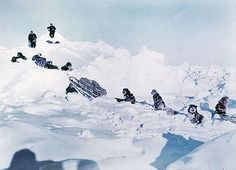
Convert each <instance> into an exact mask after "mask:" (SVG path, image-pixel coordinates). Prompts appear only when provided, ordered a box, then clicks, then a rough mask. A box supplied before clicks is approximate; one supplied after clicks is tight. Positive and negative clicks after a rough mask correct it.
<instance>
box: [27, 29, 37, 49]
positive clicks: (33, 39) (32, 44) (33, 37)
mask: <svg viewBox="0 0 236 170" xmlns="http://www.w3.org/2000/svg"><path fill="white" fill-rule="evenodd" d="M36 40H37V36H36V34H35V33H34V32H33V31H30V34H29V35H28V42H29V46H30V47H31V48H35V47H36Z"/></svg>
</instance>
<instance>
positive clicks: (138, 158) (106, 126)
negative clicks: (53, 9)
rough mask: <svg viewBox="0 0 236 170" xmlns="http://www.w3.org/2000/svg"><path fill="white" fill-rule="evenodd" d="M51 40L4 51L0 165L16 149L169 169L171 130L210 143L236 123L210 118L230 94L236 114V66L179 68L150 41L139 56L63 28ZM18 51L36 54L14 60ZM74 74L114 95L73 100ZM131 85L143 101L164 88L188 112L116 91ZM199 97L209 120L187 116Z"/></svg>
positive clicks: (132, 169)
mask: <svg viewBox="0 0 236 170" xmlns="http://www.w3.org/2000/svg"><path fill="white" fill-rule="evenodd" d="M48 39H49V38H48V35H43V36H42V37H40V38H39V40H38V43H37V47H36V48H35V49H30V48H29V47H27V46H25V47H19V48H15V49H2V48H1V49H0V54H1V55H0V59H1V63H0V72H1V74H0V80H1V81H0V135H1V136H2V138H0V151H1V153H4V154H0V169H3V168H7V167H10V163H11V161H12V157H13V155H14V153H16V152H17V151H20V150H22V149H24V148H27V149H29V150H30V151H31V152H33V153H35V155H36V158H37V162H41V161H44V160H53V161H54V162H62V161H64V160H74V159H75V160H78V159H79V160H81V159H86V160H90V161H94V162H95V163H96V164H97V165H98V166H95V167H99V168H100V169H102V170H116V169H117V170H121V169H128V170H144V169H145V170H152V169H156V168H158V167H163V166H162V165H154V166H155V167H154V166H153V164H152V163H153V162H154V161H155V160H156V159H158V157H159V156H160V155H161V157H160V158H161V159H162V160H163V159H165V158H163V155H164V156H165V155H166V153H164V152H165V151H166V150H165V149H164V148H165V146H166V145H167V146H168V141H167V140H166V139H165V138H163V134H168V133H171V134H173V135H177V136H180V138H181V139H183V138H184V139H186V141H189V140H190V139H189V138H191V139H193V140H194V141H200V142H207V141H209V140H212V139H214V138H215V137H217V136H219V135H221V134H224V133H226V132H229V131H231V130H234V129H235V124H232V123H231V122H223V121H219V120H216V121H214V122H213V121H212V120H211V119H210V117H211V111H212V110H214V106H215V104H216V103H217V101H218V100H219V99H220V98H221V97H222V96H224V95H228V96H229V97H230V98H231V103H230V106H231V107H230V108H229V109H228V113H230V114H235V108H236V107H235V99H236V90H235V84H236V78H235V77H236V76H235V75H236V71H235V68H223V67H219V66H212V67H208V68H207V67H201V66H192V65H188V64H184V65H180V66H175V67H173V66H167V65H165V62H164V55H163V54H160V53H157V52H154V51H151V50H149V49H148V48H147V47H143V48H142V49H141V50H140V52H139V53H138V54H136V55H131V54H130V53H129V51H128V50H126V49H115V48H114V47H112V46H110V45H108V44H106V43H105V42H98V43H91V42H70V41H68V40H66V39H65V38H63V36H61V35H60V34H59V33H57V34H56V37H55V40H57V41H60V42H61V43H60V44H48V43H46V41H47V40H48ZM18 51H21V52H22V53H23V54H24V55H25V56H26V57H27V58H28V60H26V61H23V60H22V61H21V60H19V63H11V62H10V60H11V57H12V56H13V55H16V53H17V52H18ZM37 53H42V55H43V56H44V57H45V58H47V59H48V60H52V61H53V63H54V64H56V65H58V66H59V67H61V66H63V65H64V64H65V63H66V62H68V61H70V62H72V65H73V68H74V70H73V71H72V72H62V71H60V70H48V69H44V68H41V67H38V66H36V65H35V64H34V63H33V61H32V60H31V58H32V56H33V55H35V54H37ZM70 75H71V76H75V77H77V78H78V79H79V78H81V77H87V78H89V79H94V80H95V81H97V82H98V83H99V84H100V85H101V86H102V87H104V88H105V89H106V90H107V92H108V94H107V96H106V97H103V98H97V99H94V100H92V101H89V100H88V99H87V98H85V97H83V96H82V95H80V94H69V95H68V96H67V98H68V100H66V99H65V89H66V87H67V86H68V84H69V80H68V76H70ZM124 87H127V88H129V89H130V90H131V92H132V93H133V94H134V95H135V97H136V98H137V100H138V101H144V100H145V101H146V102H148V103H150V104H152V96H151V94H150V92H151V90H152V89H157V91H158V92H159V93H160V94H161V96H162V97H163V99H164V101H165V102H166V104H167V106H169V107H171V108H173V109H175V110H177V111H180V114H178V115H175V116H168V115H167V114H166V112H164V111H154V110H153V108H152V107H151V106H149V105H142V104H140V103H137V104H135V105H132V104H130V103H117V102H116V101H115V99H114V97H122V93H121V91H122V88H124ZM192 103H194V104H196V105H199V106H201V107H199V108H198V109H199V112H200V113H201V114H202V115H203V116H204V121H203V124H201V125H194V124H191V123H190V121H189V119H188V118H186V116H185V115H184V114H185V113H186V109H187V107H188V105H189V104H192ZM200 108H202V110H201V109H200ZM177 141H178V140H177ZM194 146H195V145H194ZM195 147H196V146H195ZM190 148H191V149H194V148H193V147H192V146H191V147H190ZM191 149H189V150H188V152H191ZM179 151H181V148H179ZM181 153H183V152H181ZM184 154H187V152H186V153H185V152H184ZM212 154H214V153H212ZM167 155H168V154H167ZM218 156H219V157H221V155H218ZM160 158H159V159H160ZM177 158H178V157H175V159H168V160H172V161H174V160H176V159H177ZM67 163H68V162H67ZM73 163H75V161H74V162H73V161H72V163H71V164H73ZM168 163H172V162H171V161H170V162H168ZM48 166H49V167H50V165H48ZM165 166H167V165H165ZM183 169H185V168H184V167H183Z"/></svg>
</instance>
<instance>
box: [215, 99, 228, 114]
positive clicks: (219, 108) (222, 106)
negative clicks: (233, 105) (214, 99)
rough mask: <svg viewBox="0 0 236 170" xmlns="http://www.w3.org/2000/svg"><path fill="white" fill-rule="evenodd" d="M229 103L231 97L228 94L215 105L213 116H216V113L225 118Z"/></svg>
mask: <svg viewBox="0 0 236 170" xmlns="http://www.w3.org/2000/svg"><path fill="white" fill-rule="evenodd" d="M228 104H229V97H227V96H224V97H222V98H221V99H220V100H219V101H218V103H217V105H216V106H215V112H214V114H213V115H212V118H213V117H214V115H215V114H219V115H220V117H221V118H224V117H226V116H227V115H226V108H227V105H228Z"/></svg>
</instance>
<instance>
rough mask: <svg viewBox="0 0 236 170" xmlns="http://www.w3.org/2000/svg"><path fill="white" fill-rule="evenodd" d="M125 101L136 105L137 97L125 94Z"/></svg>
mask: <svg viewBox="0 0 236 170" xmlns="http://www.w3.org/2000/svg"><path fill="white" fill-rule="evenodd" d="M124 101H128V102H131V103H132V104H134V103H135V97H134V95H133V94H132V93H126V94H124Z"/></svg>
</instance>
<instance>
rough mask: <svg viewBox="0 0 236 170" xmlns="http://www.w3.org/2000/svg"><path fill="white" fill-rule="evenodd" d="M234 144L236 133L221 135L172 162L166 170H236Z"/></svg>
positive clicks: (235, 149) (235, 148)
mask: <svg viewBox="0 0 236 170" xmlns="http://www.w3.org/2000/svg"><path fill="white" fill-rule="evenodd" d="M235 143H236V131H232V132H229V133H226V134H223V135H222V136H220V137H217V138H216V139H214V140H211V141H209V142H207V143H206V144H204V145H202V146H200V147H199V148H197V149H196V150H194V151H193V152H191V153H190V154H188V155H186V156H184V157H183V158H181V159H180V160H178V161H176V162H174V163H173V164H171V165H170V166H168V168H167V170H178V169H232V170H233V169H236V162H235V152H236V147H235ZM210 160H211V161H210Z"/></svg>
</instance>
